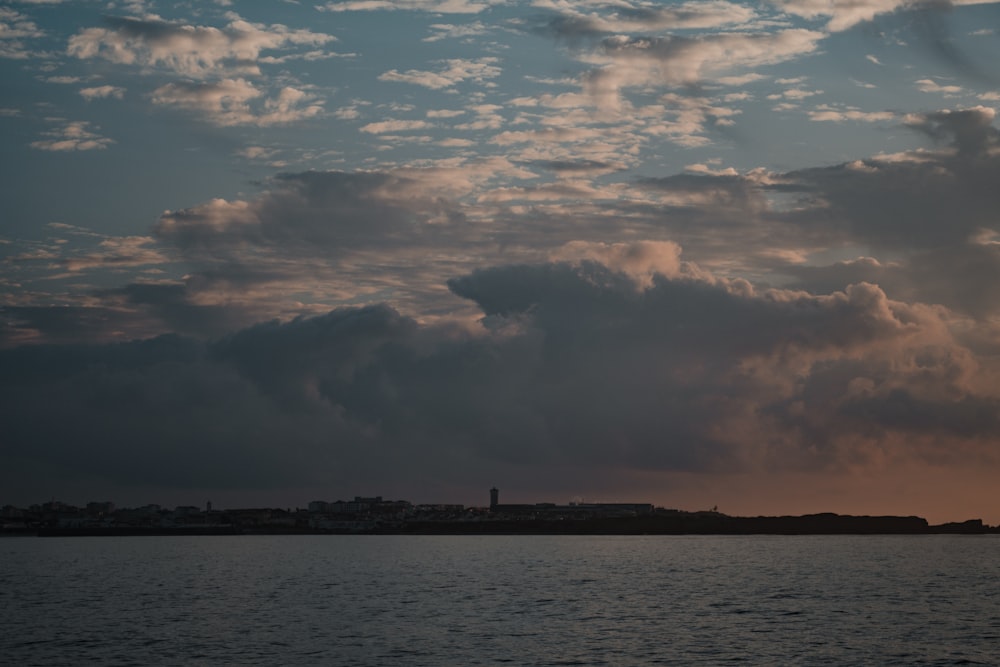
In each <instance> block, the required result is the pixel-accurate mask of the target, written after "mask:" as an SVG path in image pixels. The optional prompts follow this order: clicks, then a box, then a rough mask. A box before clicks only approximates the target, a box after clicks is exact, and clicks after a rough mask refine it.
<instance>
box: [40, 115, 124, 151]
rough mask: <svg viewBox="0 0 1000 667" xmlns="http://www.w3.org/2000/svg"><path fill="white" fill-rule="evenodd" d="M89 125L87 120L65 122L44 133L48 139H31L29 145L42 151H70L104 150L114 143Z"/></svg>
mask: <svg viewBox="0 0 1000 667" xmlns="http://www.w3.org/2000/svg"><path fill="white" fill-rule="evenodd" d="M90 126H91V125H90V123H89V122H88V121H82V120H81V121H70V122H66V123H64V124H63V125H62V127H60V128H59V129H56V130H50V131H48V132H45V133H44V134H45V136H48V137H51V138H50V139H40V140H38V141H32V142H31V147H32V148H37V149H38V150H43V151H53V152H72V151H93V150H104V149H105V148H107V147H108V146H110V145H111V144H113V143H115V142H114V139H109V138H107V137H102V136H101V135H99V134H97V133H96V132H93V131H91V129H90Z"/></svg>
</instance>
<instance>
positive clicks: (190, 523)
mask: <svg viewBox="0 0 1000 667" xmlns="http://www.w3.org/2000/svg"><path fill="white" fill-rule="evenodd" d="M0 522H2V523H0V535H3V536H13V535H37V536H41V537H49V536H98V535H108V536H114V535H119V536H125V535H275V534H279V535H325V534H364V535H924V534H941V533H955V534H985V533H1000V526H989V525H986V524H984V523H983V522H982V520H980V519H970V520H968V521H963V522H953V523H944V524H938V525H931V524H929V523H928V522H927V520H926V519H923V518H921V517H917V516H850V515H842V514H833V513H823V514H806V515H801V516H756V517H740V516H729V515H727V514H723V513H721V512H718V511H715V510H708V511H696V512H689V511H683V510H676V509H666V508H662V507H654V506H653V505H652V504H650V503H569V504H567V505H557V504H555V503H534V504H501V503H500V502H499V492H498V491H497V490H496V489H491V491H490V505H489V506H488V507H466V506H464V505H452V504H413V503H410V502H409V501H405V500H384V499H383V498H382V497H381V496H374V497H361V496H356V497H355V498H354V499H353V500H348V501H344V500H338V501H336V502H326V501H319V500H317V501H313V502H311V503H309V505H308V507H307V508H304V509H302V508H296V509H294V510H292V509H290V508H286V509H278V508H247V509H228V510H216V509H213V508H212V504H211V503H207V504H206V506H205V507H204V508H200V507H196V506H180V507H176V508H174V509H172V510H171V509H165V508H162V507H160V506H159V505H145V506H142V507H136V508H116V507H115V505H114V504H113V503H111V502H91V503H87V505H86V506H84V507H75V506H72V505H67V504H65V503H61V502H58V501H50V502H47V503H44V504H42V505H32V506H30V507H28V508H18V507H14V506H11V505H7V506H4V507H3V508H2V509H0Z"/></svg>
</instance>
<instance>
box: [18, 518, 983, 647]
mask: <svg viewBox="0 0 1000 667" xmlns="http://www.w3.org/2000/svg"><path fill="white" fill-rule="evenodd" d="M0 664H3V665H18V666H21V665H46V666H50V665H73V666H75V665H91V664H92V665H333V666H353V665H356V666H359V667H368V666H382V665H386V666H396V665H414V666H419V665H427V666H434V667H443V666H448V667H452V666H464V665H731V664H750V665H1000V536H998V535H922V536H544V535H543V536H537V535H536V536H500V535H493V536H473V535H461V536H430V535H412V536H402V535H384V536H379V535H315V536H304V535H303V536H219V537H208V536H194V537H68V538H35V537H18V538H3V539H0Z"/></svg>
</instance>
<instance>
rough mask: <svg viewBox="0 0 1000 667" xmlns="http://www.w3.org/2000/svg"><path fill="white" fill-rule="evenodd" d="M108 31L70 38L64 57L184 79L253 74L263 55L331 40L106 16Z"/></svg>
mask: <svg viewBox="0 0 1000 667" xmlns="http://www.w3.org/2000/svg"><path fill="white" fill-rule="evenodd" d="M105 20H106V22H107V24H108V27H107V28H85V29H83V30H81V31H79V32H78V33H77V34H76V35H74V36H72V37H70V39H69V42H68V45H67V48H66V52H67V54H69V55H71V56H75V57H77V58H80V59H84V60H87V59H91V58H102V59H104V60H108V61H110V62H113V63H119V64H123V65H138V66H142V67H163V68H166V69H168V70H171V71H173V72H176V73H178V74H182V75H184V76H189V77H194V78H202V77H205V76H212V75H220V74H222V75H225V76H231V75H233V74H242V75H255V74H259V73H260V70H259V68H258V66H257V62H258V60H259V58H260V54H261V52H262V51H270V50H276V49H282V48H287V47H290V46H317V45H322V44H326V43H327V42H330V41H333V40H334V37H332V36H331V35H324V34H321V33H315V32H312V31H309V30H293V29H290V28H287V27H286V26H283V25H279V24H275V25H264V24H256V23H249V22H247V21H244V20H242V19H238V18H237V19H234V20H232V21H230V23H229V24H228V25H226V26H225V27H224V28H215V27H212V26H193V25H186V24H182V23H174V22H170V21H165V20H162V19H159V18H156V19H139V18H133V17H109V18H107V19H105Z"/></svg>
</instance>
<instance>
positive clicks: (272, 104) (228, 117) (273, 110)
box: [150, 79, 323, 127]
mask: <svg viewBox="0 0 1000 667" xmlns="http://www.w3.org/2000/svg"><path fill="white" fill-rule="evenodd" d="M263 96H264V93H263V91H261V90H260V89H258V88H257V87H255V86H254V85H253V84H251V83H250V82H248V81H247V80H245V79H222V80H221V81H216V82H211V83H195V82H179V83H168V84H165V85H163V86H160V87H159V88H157V89H156V90H154V91H153V93H152V94H151V96H150V99H152V101H153V103H154V104H159V105H161V106H168V107H174V108H178V109H182V110H184V111H189V112H193V113H196V114H198V115H201V116H203V117H204V118H206V119H207V120H208V121H209V122H211V123H214V124H215V125H221V126H231V125H256V126H258V127H268V126H272V125H287V124H289V123H296V122H299V121H302V120H305V119H308V118H313V117H315V116H318V115H319V114H320V113H322V111H323V105H322V103H321V102H320V101H318V100H316V98H315V97H314V96H312V95H311V94H309V93H307V92H305V91H303V90H299V89H297V88H293V87H291V86H286V87H284V88H282V89H281V90H280V91H279V92H278V94H277V96H275V97H270V98H265V99H263V101H262V102H260V103H257V104H252V102H254V101H255V100H258V99H259V98H261V97H263Z"/></svg>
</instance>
